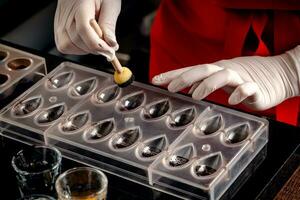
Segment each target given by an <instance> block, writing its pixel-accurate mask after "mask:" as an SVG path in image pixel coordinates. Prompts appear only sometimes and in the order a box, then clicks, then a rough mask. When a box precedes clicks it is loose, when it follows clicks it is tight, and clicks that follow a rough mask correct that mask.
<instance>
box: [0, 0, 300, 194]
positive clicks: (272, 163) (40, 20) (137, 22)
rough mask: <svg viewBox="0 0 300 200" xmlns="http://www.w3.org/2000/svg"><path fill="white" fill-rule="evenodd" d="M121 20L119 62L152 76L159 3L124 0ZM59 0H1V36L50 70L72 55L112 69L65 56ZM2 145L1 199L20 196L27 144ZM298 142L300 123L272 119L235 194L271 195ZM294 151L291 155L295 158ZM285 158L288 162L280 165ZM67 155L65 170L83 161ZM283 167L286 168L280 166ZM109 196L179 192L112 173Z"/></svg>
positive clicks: (299, 159)
mask: <svg viewBox="0 0 300 200" xmlns="http://www.w3.org/2000/svg"><path fill="white" fill-rule="evenodd" d="M122 2H123V4H122V12H121V14H120V17H119V20H118V24H117V39H118V42H119V44H120V50H119V52H120V53H121V54H120V59H121V62H123V63H124V64H126V65H127V66H130V68H131V69H132V71H133V73H135V74H139V76H138V77H136V78H137V80H138V81H141V82H147V81H148V76H147V74H148V62H149V35H148V33H149V27H148V26H147V23H145V21H147V20H146V19H149V14H151V13H152V12H153V11H154V10H155V8H156V7H157V2H158V1H154V0H123V1H122ZM55 8H56V1H52V0H0V18H1V29H0V42H1V43H4V44H6V45H9V46H13V47H16V48H19V49H21V50H25V51H28V52H31V53H34V54H37V55H40V56H43V57H45V58H46V62H47V67H48V70H49V71H50V70H51V69H53V68H54V67H55V66H57V65H58V64H59V63H60V62H61V61H62V60H65V59H67V60H71V61H73V62H76V63H80V64H82V65H85V66H89V67H92V68H97V69H100V70H104V71H109V70H110V69H111V66H110V64H109V63H107V61H106V59H104V58H103V57H102V56H94V55H86V56H67V55H62V54H60V53H59V52H58V51H57V49H56V47H55V44H54V38H53V19H54V12H55ZM0 139H1V146H0V158H1V161H0V186H1V187H0V194H1V197H0V199H16V198H17V197H18V190H17V187H16V182H15V176H14V173H13V171H12V168H11V164H10V161H11V158H12V156H13V155H14V154H15V153H16V152H17V151H19V150H20V149H23V148H28V147H27V146H26V145H24V144H21V143H19V142H16V141H13V140H10V139H6V138H4V137H1V136H0ZM299 142H300V129H299V128H297V127H292V126H288V125H285V124H282V123H279V122H275V121H272V120H271V121H270V140H269V143H268V149H267V150H268V153H267V158H266V160H265V161H264V162H263V163H262V165H261V166H260V167H259V168H258V169H257V171H256V172H253V171H249V172H250V174H251V178H250V179H249V180H248V181H247V182H246V184H245V185H244V186H243V187H242V188H241V190H239V192H238V193H237V195H236V196H235V198H234V199H235V200H241V199H243V200H246V199H255V198H257V199H265V200H269V199H272V198H273V197H274V196H275V195H276V193H277V192H278V191H279V190H280V188H281V187H282V186H283V184H284V183H285V182H286V180H287V179H288V178H289V176H290V175H291V174H292V173H293V171H294V170H295V168H296V167H297V166H299V165H300V164H299V163H300V156H299V155H300V154H299V150H298V153H297V154H295V153H294V155H295V156H294V157H296V159H294V160H291V161H289V162H286V160H287V159H288V158H289V157H290V158H291V155H293V152H294V151H295V149H296V147H297V145H299ZM294 157H293V158H294ZM285 162H286V163H287V164H286V165H285V167H282V166H283V165H284V164H285ZM79 165H80V164H79V163H75V162H72V161H70V160H66V159H64V160H63V170H66V169H68V168H71V167H75V166H79ZM281 167H282V168H281ZM108 178H109V183H110V185H109V193H108V194H109V198H108V199H109V200H158V199H168V200H173V199H176V198H173V197H170V196H168V195H165V194H162V193H160V192H157V191H154V190H151V189H148V188H146V187H144V186H141V185H138V184H135V183H132V182H129V181H126V180H123V179H121V178H118V177H115V176H111V175H109V177H108Z"/></svg>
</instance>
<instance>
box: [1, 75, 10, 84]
mask: <svg viewBox="0 0 300 200" xmlns="http://www.w3.org/2000/svg"><path fill="white" fill-rule="evenodd" d="M7 80H8V76H7V75H6V74H0V85H3V84H4V83H6V81H7Z"/></svg>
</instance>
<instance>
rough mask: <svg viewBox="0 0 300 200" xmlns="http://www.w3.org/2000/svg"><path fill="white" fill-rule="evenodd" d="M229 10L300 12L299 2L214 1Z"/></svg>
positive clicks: (290, 0)
mask: <svg viewBox="0 0 300 200" xmlns="http://www.w3.org/2000/svg"><path fill="white" fill-rule="evenodd" d="M214 2H215V3H216V4H217V5H219V6H222V7H224V8H229V9H270V10H300V0H214Z"/></svg>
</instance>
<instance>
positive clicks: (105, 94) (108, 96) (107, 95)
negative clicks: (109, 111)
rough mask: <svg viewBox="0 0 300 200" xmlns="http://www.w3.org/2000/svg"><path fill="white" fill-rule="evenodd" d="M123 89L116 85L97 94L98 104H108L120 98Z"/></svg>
mask: <svg viewBox="0 0 300 200" xmlns="http://www.w3.org/2000/svg"><path fill="white" fill-rule="evenodd" d="M120 91H121V89H120V88H119V87H118V86H117V85H114V86H112V87H109V88H106V89H104V90H102V91H100V92H98V93H97V97H96V98H97V102H98V103H107V102H110V101H112V100H114V99H116V98H117V97H118V95H119V94H120Z"/></svg>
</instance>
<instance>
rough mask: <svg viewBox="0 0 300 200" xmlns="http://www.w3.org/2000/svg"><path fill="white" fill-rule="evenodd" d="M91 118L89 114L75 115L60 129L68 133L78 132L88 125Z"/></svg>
mask: <svg viewBox="0 0 300 200" xmlns="http://www.w3.org/2000/svg"><path fill="white" fill-rule="evenodd" d="M89 118H90V115H89V113H88V112H83V113H78V114H73V115H71V116H69V117H68V118H67V119H65V120H64V121H63V122H62V123H61V124H60V128H61V130H62V131H63V132H66V133H70V132H74V131H77V130H79V129H81V128H83V127H84V125H86V124H87V122H88V121H89Z"/></svg>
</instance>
